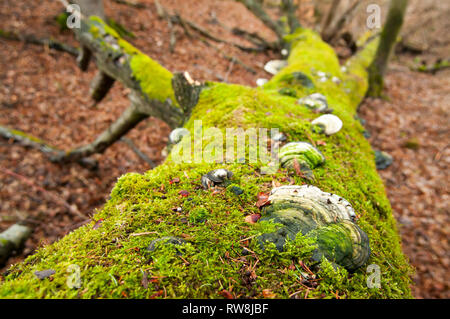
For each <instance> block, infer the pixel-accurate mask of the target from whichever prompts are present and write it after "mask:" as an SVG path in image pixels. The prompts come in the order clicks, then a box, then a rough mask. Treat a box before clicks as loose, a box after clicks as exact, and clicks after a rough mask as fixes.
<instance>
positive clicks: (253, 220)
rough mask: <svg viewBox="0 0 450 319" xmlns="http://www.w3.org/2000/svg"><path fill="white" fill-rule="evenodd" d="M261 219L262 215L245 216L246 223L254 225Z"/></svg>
mask: <svg viewBox="0 0 450 319" xmlns="http://www.w3.org/2000/svg"><path fill="white" fill-rule="evenodd" d="M260 218H261V215H260V214H251V215H247V216H245V221H246V222H247V223H250V224H254V223H256V222H257V221H258V219H260Z"/></svg>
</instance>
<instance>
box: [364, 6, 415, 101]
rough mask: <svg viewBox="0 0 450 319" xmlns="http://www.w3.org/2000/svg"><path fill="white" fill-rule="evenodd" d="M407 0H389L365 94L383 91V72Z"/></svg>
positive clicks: (376, 94)
mask: <svg viewBox="0 0 450 319" xmlns="http://www.w3.org/2000/svg"><path fill="white" fill-rule="evenodd" d="M407 5H408V0H391V2H390V6H389V11H388V16H387V18H386V22H385V24H384V27H383V31H382V33H381V37H380V44H379V46H378V48H377V53H376V55H375V59H374V60H373V62H372V64H371V65H370V67H369V90H368V91H367V95H368V96H371V97H380V96H381V93H382V91H383V83H384V74H385V72H386V69H387V65H388V62H389V57H390V56H391V52H392V49H393V47H394V45H395V43H396V41H397V36H398V35H399V32H400V29H401V27H402V24H403V19H404V16H405V12H406V7H407Z"/></svg>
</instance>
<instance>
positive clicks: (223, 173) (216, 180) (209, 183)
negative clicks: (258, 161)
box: [201, 168, 233, 189]
mask: <svg viewBox="0 0 450 319" xmlns="http://www.w3.org/2000/svg"><path fill="white" fill-rule="evenodd" d="M232 177H233V172H231V171H229V170H227V169H224V168H219V169H215V170H212V171H210V172H208V173H207V174H205V175H203V176H202V178H201V182H202V186H203V188H205V189H208V188H210V187H214V186H220V185H222V184H223V183H224V182H225V181H226V180H229V179H231V178H232Z"/></svg>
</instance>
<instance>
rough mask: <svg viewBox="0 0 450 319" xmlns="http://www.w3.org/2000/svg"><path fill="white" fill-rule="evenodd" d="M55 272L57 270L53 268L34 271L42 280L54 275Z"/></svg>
mask: <svg viewBox="0 0 450 319" xmlns="http://www.w3.org/2000/svg"><path fill="white" fill-rule="evenodd" d="M55 273H56V271H54V270H53V269H46V270H41V271H35V272H34V274H35V276H36V277H38V278H39V279H40V280H43V279H46V278H48V277H50V276H52V275H54V274H55Z"/></svg>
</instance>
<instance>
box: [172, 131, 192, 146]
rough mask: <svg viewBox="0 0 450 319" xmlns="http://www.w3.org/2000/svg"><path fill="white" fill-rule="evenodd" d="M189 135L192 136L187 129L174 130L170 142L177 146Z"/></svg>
mask: <svg viewBox="0 0 450 319" xmlns="http://www.w3.org/2000/svg"><path fill="white" fill-rule="evenodd" d="M189 134H190V132H189V131H188V130H187V129H185V128H184V127H178V128H176V129H174V130H173V131H172V132H170V134H169V141H170V143H172V144H177V143H179V142H180V141H181V140H182V139H183V136H186V135H189Z"/></svg>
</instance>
